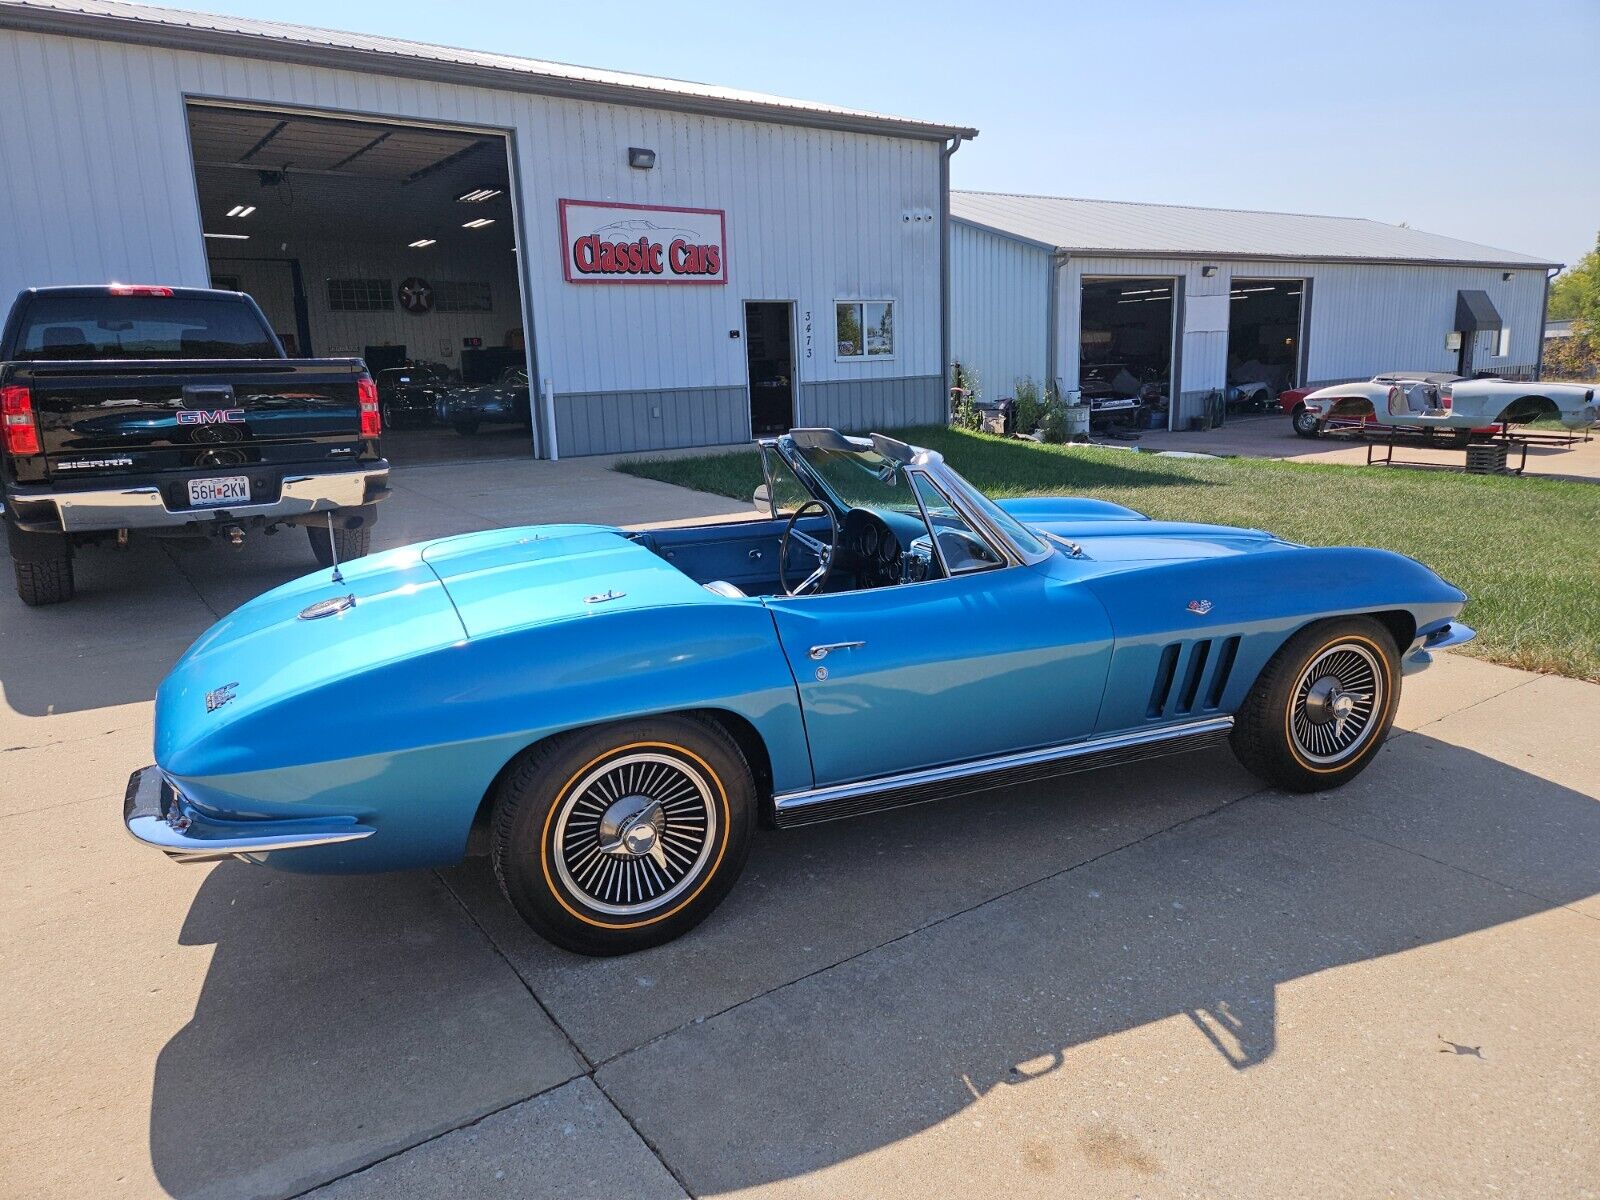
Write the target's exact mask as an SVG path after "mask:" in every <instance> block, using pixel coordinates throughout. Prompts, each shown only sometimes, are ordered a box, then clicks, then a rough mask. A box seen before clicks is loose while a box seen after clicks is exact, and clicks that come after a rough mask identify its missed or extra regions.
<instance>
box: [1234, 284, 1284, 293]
mask: <svg viewBox="0 0 1600 1200" xmlns="http://www.w3.org/2000/svg"><path fill="white" fill-rule="evenodd" d="M1239 290H1240V291H1241V292H1275V291H1277V290H1278V285H1277V284H1275V283H1271V284H1268V285H1267V286H1266V287H1253V288H1240V289H1239Z"/></svg>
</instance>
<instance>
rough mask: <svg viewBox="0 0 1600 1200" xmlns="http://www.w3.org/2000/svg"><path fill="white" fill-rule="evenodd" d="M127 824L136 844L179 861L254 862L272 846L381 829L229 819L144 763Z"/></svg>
mask: <svg viewBox="0 0 1600 1200" xmlns="http://www.w3.org/2000/svg"><path fill="white" fill-rule="evenodd" d="M122 823H123V824H124V825H126V826H127V827H128V832H129V833H130V834H132V835H133V839H134V841H136V842H139V843H141V844H142V845H145V846H152V847H154V848H155V849H157V850H160V851H161V852H162V853H163V854H165V855H167V856H168V857H169V858H171V859H173V860H175V861H177V862H190V863H196V862H216V861H218V860H219V859H224V858H240V859H244V860H245V861H247V862H249V861H253V860H254V859H255V857H256V856H257V855H261V854H266V853H268V852H270V851H273V850H301V849H305V848H307V847H309V846H332V845H335V844H337V843H339V842H358V841H360V840H361V839H362V838H368V837H371V836H372V835H373V834H374V833H376V832H377V830H375V829H372V828H371V827H369V826H366V825H358V824H357V823H356V822H355V820H354V819H353V818H350V817H316V818H312V819H310V820H273V819H255V820H249V821H228V820H222V819H220V818H217V817H208V816H205V815H203V814H202V813H200V812H198V811H197V810H195V808H194V807H193V806H192V805H190V804H189V803H188V802H187V801H186V800H185V799H184V796H183V794H182V793H181V792H179V791H178V790H177V788H175V787H173V786H172V781H171V780H169V779H168V778H167V777H166V775H164V774H163V773H162V771H161V768H160V767H155V766H150V767H141V768H140V769H139V770H137V771H135V772H134V773H133V774H132V775H131V776H129V777H128V792H127V795H126V796H125V797H124V798H123V801H122Z"/></svg>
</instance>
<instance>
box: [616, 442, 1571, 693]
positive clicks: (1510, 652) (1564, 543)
mask: <svg viewBox="0 0 1600 1200" xmlns="http://www.w3.org/2000/svg"><path fill="white" fill-rule="evenodd" d="M897 436H901V437H904V438H905V439H906V440H908V441H911V442H914V443H915V444H917V445H920V446H927V447H929V448H931V449H935V450H939V451H941V452H943V454H944V455H945V458H946V459H947V460H948V461H949V462H950V464H951V465H952V466H953V467H955V469H956V470H958V471H960V472H961V473H962V474H963V475H965V476H966V477H967V478H968V479H969V480H971V481H972V482H973V483H974V484H976V485H977V486H978V487H980V488H981V489H983V490H984V491H985V492H987V493H988V494H989V495H991V496H997V497H998V496H1027V495H1073V496H1095V497H1098V498H1100V499H1103V500H1112V501H1115V502H1116V503H1118V504H1126V505H1127V506H1128V507H1130V508H1135V509H1138V510H1139V511H1140V512H1142V513H1148V514H1149V515H1150V516H1152V517H1157V518H1161V519H1165V520H1176V521H1214V522H1218V523H1220V524H1224V525H1245V526H1250V527H1252V528H1256V529H1268V530H1271V531H1272V532H1273V533H1276V534H1279V535H1281V536H1283V537H1286V538H1289V539H1290V540H1292V541H1296V542H1305V543H1307V544H1312V545H1319V544H1320V545H1354V546H1381V547H1383V548H1385V549H1388V550H1398V551H1399V552H1400V553H1402V554H1409V555H1410V556H1411V557H1413V558H1416V559H1420V560H1421V561H1422V562H1425V563H1427V564H1428V565H1429V566H1430V567H1432V568H1433V569H1434V570H1436V571H1438V572H1439V574H1441V575H1443V576H1444V577H1445V578H1446V579H1448V580H1450V581H1451V582H1452V583H1454V584H1456V585H1457V586H1458V587H1460V588H1461V589H1462V590H1463V591H1465V592H1466V593H1467V594H1468V595H1469V596H1470V597H1471V601H1470V603H1469V604H1468V605H1467V610H1466V612H1465V613H1464V614H1463V618H1464V619H1465V620H1466V622H1467V623H1468V624H1469V625H1472V626H1473V627H1474V628H1476V629H1477V631H1478V639H1477V641H1475V642H1472V643H1470V644H1468V645H1467V646H1466V647H1465V648H1464V652H1465V653H1467V654H1476V655H1478V656H1480V657H1482V658H1488V659H1492V660H1494V661H1495V662H1501V663H1506V664H1508V665H1510V666H1514V667H1523V668H1525V669H1527V670H1530V671H1548V672H1553V673H1556V674H1561V675H1571V676H1573V677H1575V678H1578V679H1589V680H1594V681H1596V682H1600V538H1597V537H1596V534H1597V533H1600V485H1596V484H1592V483H1573V482H1569V481H1565V480H1557V479H1538V478H1534V477H1531V476H1530V477H1523V478H1517V477H1507V476H1483V475H1461V474H1456V473H1447V472H1442V471H1412V470H1403V469H1395V468H1386V467H1344V466H1316V465H1311V464H1301V463H1287V462H1275V461H1273V460H1270V459H1252V458H1230V459H1216V460H1206V459H1182V458H1158V457H1156V456H1154V455H1148V454H1131V453H1128V452H1126V451H1117V450H1100V449H1093V448H1089V447H1068V446H1041V445H1035V444H1033V443H1029V442H1016V441H1003V440H1001V439H999V438H993V437H986V436H984V435H981V434H973V433H963V432H961V431H959V430H954V429H944V428H939V427H929V428H923V429H912V430H904V431H901V432H900V433H899V434H898V435H897ZM617 469H618V470H619V471H625V472H627V473H628V474H631V475H642V476H645V477H647V478H650V479H659V480H663V481H665V482H667V483H675V484H678V485H680V486H682V487H688V488H695V489H697V490H699V491H703V492H712V493H715V494H717V495H719V496H731V497H734V498H736V499H741V500H748V499H749V498H750V496H751V493H752V492H753V491H754V490H755V487H756V485H757V484H758V483H759V482H760V481H761V467H760V462H759V460H758V458H757V456H756V454H755V452H754V451H749V452H739V453H730V454H712V455H706V456H704V457H698V458H674V459H633V460H629V461H625V462H622V463H620V464H618V466H617Z"/></svg>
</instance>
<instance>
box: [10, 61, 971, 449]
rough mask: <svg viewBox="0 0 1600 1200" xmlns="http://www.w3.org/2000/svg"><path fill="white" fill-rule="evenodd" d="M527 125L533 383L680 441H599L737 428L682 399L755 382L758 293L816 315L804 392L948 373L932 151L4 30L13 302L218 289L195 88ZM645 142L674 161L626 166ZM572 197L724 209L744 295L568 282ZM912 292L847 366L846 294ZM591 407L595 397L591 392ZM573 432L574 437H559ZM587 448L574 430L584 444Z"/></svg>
mask: <svg viewBox="0 0 1600 1200" xmlns="http://www.w3.org/2000/svg"><path fill="white" fill-rule="evenodd" d="M186 95H189V96H196V97H203V98H211V99H220V100H228V101H238V102H245V103H252V102H253V103H260V104H277V105H285V106H291V107H302V108H309V109H323V110H336V111H346V112H355V113H362V114H367V115H373V116H386V117H393V118H398V119H413V120H423V121H434V122H439V123H445V124H461V125H467V126H477V127H487V128H496V129H506V130H509V131H510V132H511V133H512V135H513V140H514V153H515V163H516V168H517V171H516V184H517V187H518V190H519V192H520V199H521V203H522V212H521V222H522V229H521V231H520V233H521V243H522V245H523V246H525V247H527V248H528V251H529V252H528V253H526V254H525V255H524V256H523V257H524V259H525V263H524V267H525V270H526V274H527V278H526V280H525V286H526V287H527V289H528V293H529V295H528V299H529V301H530V304H529V308H530V310H531V311H530V313H529V317H530V323H531V325H532V327H533V330H534V333H535V337H536V341H537V353H538V355H539V362H538V368H539V371H540V373H541V374H542V375H544V376H547V377H549V378H550V379H551V380H552V381H553V383H554V387H555V390H556V392H557V393H558V394H561V395H566V396H569V397H573V398H575V399H573V400H572V401H570V402H569V404H568V405H567V407H568V408H569V409H570V407H571V404H572V403H579V402H581V403H586V404H587V403H593V404H602V405H604V404H607V403H613V401H611V400H608V399H607V397H611V396H615V397H617V399H616V400H615V401H614V402H615V403H617V404H619V405H623V406H627V405H631V404H633V403H634V401H633V400H632V399H629V397H634V396H636V395H638V394H639V393H642V392H656V391H662V390H664V389H665V390H667V395H665V396H664V397H663V399H664V401H665V403H663V404H662V405H660V408H661V411H662V414H663V415H662V416H661V417H660V418H652V419H656V420H660V421H662V422H664V423H666V424H669V425H671V426H672V428H664V429H662V430H659V431H657V430H651V429H644V430H639V429H636V428H635V427H634V426H633V425H632V424H631V423H628V422H624V421H621V420H618V421H615V422H613V421H611V420H610V415H609V414H608V415H605V416H604V417H603V418H602V419H601V420H599V421H598V422H589V423H588V424H587V425H586V426H585V427H586V428H603V429H615V430H616V431H617V434H616V436H617V438H618V439H619V440H618V442H617V443H616V444H607V445H606V446H605V447H604V448H605V449H613V450H621V449H633V448H647V447H649V446H653V445H662V444H692V443H693V442H695V441H709V440H712V439H713V438H716V437H718V436H720V434H719V433H718V432H717V430H718V429H719V428H722V426H713V427H708V428H701V427H699V426H698V425H697V424H696V422H697V421H698V420H699V418H698V417H696V415H695V413H696V411H697V410H696V409H695V408H694V407H693V406H688V407H685V406H682V405H678V404H675V403H674V402H673V401H672V400H671V394H672V392H674V391H676V390H678V389H685V388H695V389H698V388H707V387H715V388H723V389H730V388H737V389H739V390H741V391H742V390H743V389H744V387H745V382H746V380H745V361H744V343H743V340H742V339H738V340H736V339H733V338H730V337H729V331H730V330H735V329H740V328H741V327H742V325H743V310H742V304H743V302H744V301H745V300H747V299H761V300H792V301H794V302H795V304H796V311H797V313H800V314H805V313H809V314H811V318H812V320H811V334H812V336H811V338H810V341H809V344H808V343H807V342H806V340H805V339H804V338H802V339H801V344H800V346H799V347H798V356H799V361H798V362H797V372H798V377H799V381H800V383H801V385H802V389H803V388H804V386H805V385H807V384H810V383H818V382H825V381H849V382H850V383H852V384H853V385H857V386H859V387H861V388H864V389H866V390H868V391H870V390H871V389H872V385H873V384H874V383H881V384H882V385H883V391H884V396H883V400H882V403H883V406H884V408H885V411H888V410H891V409H893V408H895V407H896V406H897V405H898V404H899V400H898V399H897V397H898V396H899V395H900V394H901V393H902V392H903V390H904V388H905V386H906V385H905V384H903V383H900V382H896V381H901V380H905V379H924V378H926V377H928V376H938V375H941V374H942V370H943V367H942V364H941V363H940V361H939V360H940V357H941V355H940V311H939V274H940V272H939V258H940V255H939V233H938V231H939V224H938V222H937V221H930V220H908V219H906V218H907V216H908V214H912V213H918V212H937V211H938V208H939V205H940V201H941V197H940V192H939V152H940V147H939V144H938V143H935V142H924V141H911V140H904V139H896V138H888V137H876V136H864V135H857V134H847V133H834V132H829V131H823V130H811V129H801V128H794V127H788V126H779V125H767V124H757V123H754V122H746V121H736V120H729V119H723V118H715V117H699V116H689V115H682V114H675V113H670V112H664V111H655V110H649V109H635V108H628V107H624V106H620V105H598V104H588V103H579V102H575V101H566V100H556V99H549V98H545V97H538V96H528V95H520V94H512V93H508V92H497V91H491V90H487V89H481V88H469V87H458V86H451V85H444V84H436V83H414V82H411V81H408V80H405V79H400V78H395V77H391V76H383V75H377V74H357V73H354V72H347V71H331V70H326V69H322V68H310V67H301V66H292V65H288V64H278V63H266V62H259V61H254V60H248V59H236V58H229V57H224V56H219V55H209V54H195V53H188V52H177V51H167V50H161V49H153V48H146V47H136V46H123V45H117V44H113V43H109V42H98V41H88V40H79V39H73V38H61V37H44V36H38V35H33V34H18V33H14V32H10V31H6V32H0V111H4V112H5V114H6V119H5V120H4V121H3V122H0V161H3V162H4V163H5V164H6V174H7V180H8V182H7V185H6V186H0V289H9V290H11V291H14V290H16V289H18V288H21V287H25V286H30V285H42V284H50V283H81V282H96V281H103V280H104V279H106V278H108V277H115V278H122V279H139V280H150V281H157V282H166V283H177V284H189V285H195V286H204V285H205V283H206V282H207V279H208V273H207V269H206V261H205V253H204V250H203V248H202V242H201V237H200V217H199V213H198V209H197V205H196V199H195V192H194V183H193V172H192V166H191V163H190V159H189V150H188V139H187V130H186V126H185V119H184V99H185V96H186ZM629 146H649V147H651V148H652V149H654V150H655V151H656V152H657V166H656V168H655V169H654V170H652V171H635V170H631V169H629V167H628V166H627V159H626V155H627V148H628V147H629ZM561 198H575V199H585V200H613V201H623V202H629V203H646V204H664V205H684V206H691V207H706V208H722V209H725V210H726V211H727V231H728V262H729V280H730V282H729V284H728V286H726V287H684V286H614V285H588V286H585V285H574V284H568V283H566V282H565V281H564V280H563V278H562V273H561V247H560V240H559V233H558V230H559V226H558V224H557V209H556V202H557V200H558V199H561ZM852 297H854V298H869V299H886V298H889V299H894V300H895V301H896V302H897V306H898V307H897V311H896V321H895V324H896V327H897V334H898V341H899V344H898V345H897V346H896V353H895V354H894V356H893V357H892V358H882V357H875V358H873V359H870V360H860V361H849V362H841V361H838V360H836V358H835V355H834V353H833V350H834V332H833V302H834V301H835V300H836V299H841V298H852ZM578 397H581V398H582V399H581V400H578V399H576V398H578ZM563 440H565V439H564V438H563ZM581 441H582V439H581V438H579V437H578V436H577V430H576V427H575V429H574V444H581Z"/></svg>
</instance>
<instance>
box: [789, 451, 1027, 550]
mask: <svg viewBox="0 0 1600 1200" xmlns="http://www.w3.org/2000/svg"><path fill="white" fill-rule="evenodd" d="M788 441H789V444H790V446H791V448H792V453H794V454H795V455H797V456H798V457H799V458H800V460H801V461H802V462H804V464H805V465H806V466H807V467H809V468H810V470H811V474H812V476H813V478H814V479H815V480H816V482H817V483H819V484H820V485H821V486H822V487H823V489H825V490H826V491H827V493H828V498H829V499H831V500H833V501H834V503H835V504H836V505H838V506H839V507H841V508H842V509H846V510H848V509H851V508H872V509H879V510H893V511H897V512H904V513H910V514H913V515H918V508H917V497H916V496H915V495H913V494H912V491H911V488H910V487H909V486H908V485H907V480H906V472H905V467H904V465H903V464H902V463H899V462H896V461H895V460H894V459H892V458H889V457H887V456H886V455H884V454H881V453H879V452H878V451H877V450H874V449H871V448H869V447H866V446H858V445H856V444H854V442H851V441H847V440H846V439H845V438H843V437H839V436H838V435H837V434H833V435H828V434H824V435H821V436H793V435H791V437H790V438H789V439H788ZM908 449H909V448H908ZM939 488H940V489H941V490H942V491H943V492H945V493H946V494H947V495H949V497H950V499H951V500H952V501H953V502H954V503H956V504H960V505H962V506H963V507H965V508H966V509H967V510H968V511H969V512H974V513H977V514H978V515H980V516H981V517H982V518H983V519H984V520H985V521H987V522H988V523H989V524H990V525H992V526H993V527H994V528H995V529H997V530H999V531H1000V533H1002V534H1003V535H1004V536H1005V537H1006V538H1007V539H1009V540H1010V542H1011V543H1012V545H1013V546H1015V547H1016V548H1017V550H1019V551H1020V552H1021V553H1022V555H1023V557H1024V558H1027V559H1035V558H1040V557H1043V556H1044V555H1045V554H1048V553H1049V547H1048V546H1046V545H1045V543H1044V542H1043V541H1042V540H1041V539H1040V537H1039V535H1038V534H1036V533H1034V532H1033V531H1032V530H1031V529H1029V528H1028V527H1027V526H1025V525H1023V524H1022V523H1021V522H1019V521H1018V520H1017V519H1016V518H1015V517H1013V516H1012V515H1011V514H1010V513H1008V512H1006V510H1005V509H1003V508H1001V507H1000V506H999V505H998V504H996V503H995V502H994V501H993V500H990V499H989V498H988V497H987V496H985V495H984V494H983V493H982V492H980V491H979V490H978V489H977V488H975V487H973V486H972V485H971V484H970V483H968V482H967V481H966V480H965V479H963V478H961V476H960V475H958V474H956V472H954V471H952V470H951V469H950V467H949V464H944V466H943V469H942V470H941V471H939ZM924 499H925V501H926V497H924ZM928 507H929V515H931V516H933V517H934V518H935V521H936V522H937V520H938V518H940V517H945V518H951V519H959V517H958V514H957V513H956V512H955V510H954V509H953V508H952V507H950V506H949V505H947V504H929V505H928Z"/></svg>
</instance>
